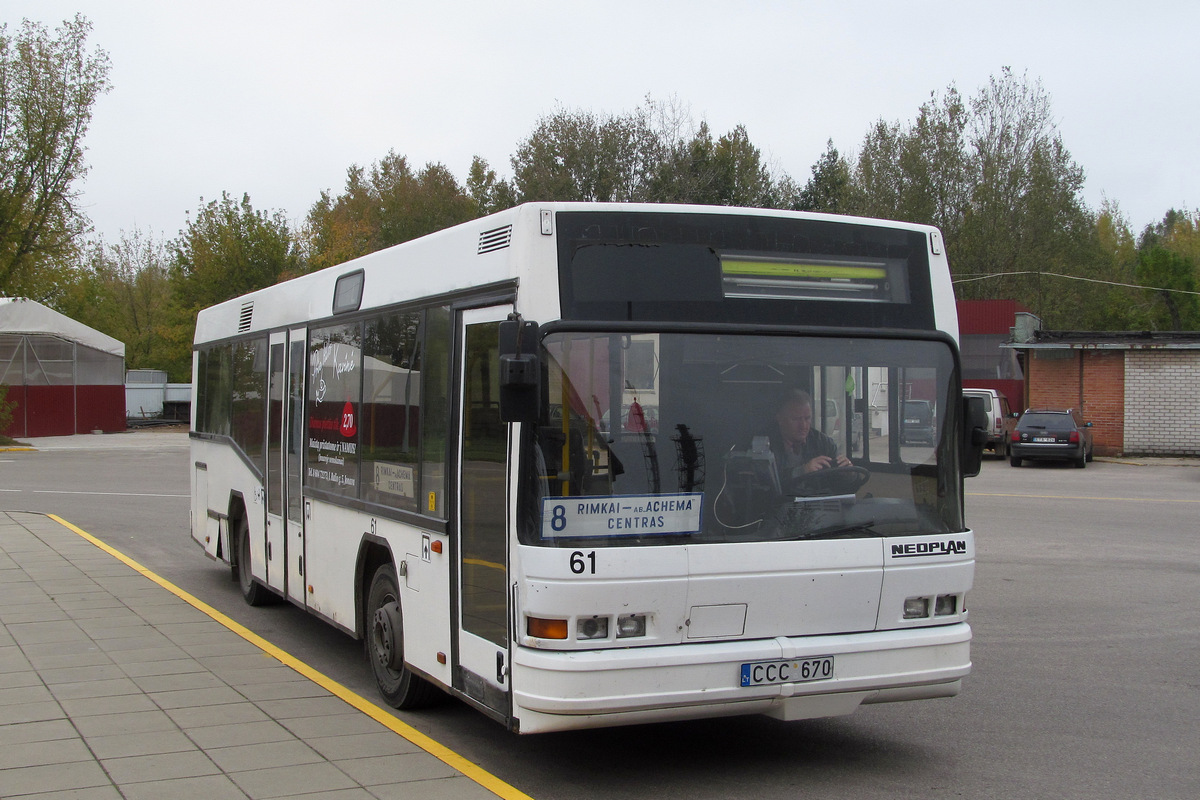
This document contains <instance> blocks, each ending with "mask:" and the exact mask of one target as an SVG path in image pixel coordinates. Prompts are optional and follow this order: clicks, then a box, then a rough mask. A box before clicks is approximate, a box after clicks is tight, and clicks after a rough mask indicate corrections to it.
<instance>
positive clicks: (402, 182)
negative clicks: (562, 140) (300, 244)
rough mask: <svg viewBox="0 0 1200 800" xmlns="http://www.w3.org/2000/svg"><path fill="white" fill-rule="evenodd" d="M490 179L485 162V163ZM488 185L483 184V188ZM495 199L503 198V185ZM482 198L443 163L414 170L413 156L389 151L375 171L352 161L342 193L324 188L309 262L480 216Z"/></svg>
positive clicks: (311, 216) (311, 222)
mask: <svg viewBox="0 0 1200 800" xmlns="http://www.w3.org/2000/svg"><path fill="white" fill-rule="evenodd" d="M480 170H481V173H482V174H481V177H480V180H481V181H483V182H484V184H485V183H486V176H487V171H486V164H484V165H482V166H481V167H480ZM484 184H481V185H480V186H479V187H477V188H478V190H479V191H484ZM489 188H491V189H492V190H494V193H495V195H494V197H491V198H489V199H490V200H491V201H494V202H497V203H501V202H504V194H503V191H502V189H501V188H500V187H498V186H492V187H489ZM479 202H480V201H479V199H478V198H476V197H473V196H472V195H471V194H468V193H467V190H466V189H464V188H463V187H462V186H460V185H459V184H458V181H457V180H456V179H455V177H454V175H452V174H451V173H450V171H449V170H448V169H447V168H446V167H445V166H443V165H441V164H427V165H425V167H424V168H423V169H422V170H421V171H420V172H416V173H414V172H413V171H412V169H411V168H410V167H409V165H408V159H407V158H405V157H404V156H401V155H398V154H397V153H395V152H394V151H389V152H388V154H387V155H386V156H384V158H382V159H380V160H379V161H378V162H376V163H375V164H373V165H372V166H371V169H370V171H369V172H368V171H366V170H364V169H363V168H362V167H360V166H357V165H352V166H351V167H350V168H349V170H347V173H346V187H345V190H344V191H343V192H342V194H340V195H338V196H337V197H334V196H332V195H331V194H330V193H329V192H327V191H326V192H322V193H321V197H320V199H319V200H318V201H317V202H316V203H315V204H313V207H312V208H311V209H309V212H308V219H307V222H306V225H305V237H306V240H307V247H308V260H309V265H310V267H311V268H313V269H317V268H321V267H328V266H332V265H334V264H341V263H343V262H345V261H348V260H350V259H351V258H357V257H358V256H362V255H366V254H367V253H372V252H374V251H376V250H381V249H383V248H384V247H391V246H392V245H395V244H400V243H401V242H406V241H408V240H410V239H415V238H417V237H418V236H424V235H425V234H427V233H432V232H434V231H437V230H441V229H442V228H447V227H449V226H451V225H456V224H458V223H460V222H466V221H467V220H470V219H473V218H474V217H475V216H476V215H477V211H478V208H479Z"/></svg>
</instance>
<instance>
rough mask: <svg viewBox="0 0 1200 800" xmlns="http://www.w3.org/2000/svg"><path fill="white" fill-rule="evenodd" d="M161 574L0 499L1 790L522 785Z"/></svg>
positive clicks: (297, 791) (163, 795) (467, 791)
mask: <svg viewBox="0 0 1200 800" xmlns="http://www.w3.org/2000/svg"><path fill="white" fill-rule="evenodd" d="M165 587H169V584H160V583H158V582H156V581H155V580H153V579H152V578H151V577H150V576H148V574H147V573H142V572H139V570H137V569H135V568H134V567H133V566H131V565H130V564H127V563H124V562H123V561H122V560H119V559H118V558H117V557H115V556H114V555H112V554H110V553H109V552H106V551H105V550H104V549H101V547H100V546H98V545H96V544H93V543H92V542H91V541H89V540H88V539H87V538H84V536H83V535H80V534H79V533H77V532H75V530H72V529H71V528H70V527H68V526H67V525H64V524H62V523H61V522H59V521H57V520H55V519H54V518H52V517H46V516H42V515H39V514H29V513H15V512H0V797H3V798H5V799H6V800H7V799H8V798H16V797H22V798H50V797H54V798H56V799H57V798H76V799H77V800H110V799H111V798H146V799H147V800H170V798H187V799H188V800H191V798H197V797H203V798H205V800H224V798H267V797H299V798H309V799H311V800H315V799H316V798H331V799H333V798H337V800H343V799H345V800H351V799H353V798H421V800H437V799H438V798H454V799H455V800H458V799H459V798H465V799H466V800H471V799H472V798H494V797H496V796H497V795H499V796H501V797H508V798H519V797H524V795H523V794H521V793H520V792H518V791H516V790H514V789H512V787H509V786H507V785H506V784H504V783H502V782H500V781H499V780H497V779H495V778H493V777H492V776H490V775H488V774H487V773H484V772H482V770H479V769H478V768H476V767H475V766H474V765H473V764H470V763H469V762H466V761H465V760H464V759H462V758H461V757H459V756H457V755H456V754H454V753H452V752H450V751H448V750H445V749H444V748H442V747H441V746H440V745H437V743H435V742H432V740H428V739H427V738H426V737H424V736H423V735H422V734H420V733H418V732H416V731H414V730H412V729H410V728H407V726H404V725H403V723H400V722H399V721H398V720H396V719H395V718H394V717H392V716H391V715H389V714H387V713H386V712H383V711H381V710H380V709H378V708H377V707H375V706H372V705H371V704H370V703H367V702H366V701H363V700H362V699H361V698H357V696H355V695H352V694H351V693H349V692H347V691H346V690H344V689H342V688H341V687H339V686H337V685H336V684H332V682H330V681H328V679H325V678H324V677H323V676H316V674H315V673H314V675H312V676H308V677H306V675H304V674H301V672H299V671H297V670H299V669H303V665H300V666H297V667H295V668H293V666H288V665H286V662H287V661H288V659H290V657H289V656H287V655H286V654H280V653H279V652H278V651H275V652H273V653H272V652H270V650H271V648H270V646H269V645H266V646H265V648H264V646H261V645H260V644H256V643H254V642H253V641H250V640H247V639H246V638H244V637H243V636H242V635H240V634H239V633H238V632H235V629H231V628H229V627H226V625H224V624H222V623H221V622H218V621H217V619H214V618H213V617H210V616H209V615H208V614H206V613H204V612H202V611H201V610H200V609H198V608H196V607H194V606H193V605H191V604H190V603H188V602H185V600H184V599H182V598H180V597H178V596H176V594H174V593H173V592H172V591H170V590H169V589H168V588H165ZM197 602H198V601H197ZM234 626H235V628H236V624H234ZM247 634H248V635H249V636H250V637H251V638H252V639H253V634H249V633H248V632H247ZM264 644H265V643H264ZM329 684H332V685H329ZM401 733H404V735H403V736H402V735H401ZM406 737H408V738H406ZM414 742H417V743H420V745H421V746H418V744H417V743H414ZM423 748H424V749H423ZM434 753H436V754H437V755H434Z"/></svg>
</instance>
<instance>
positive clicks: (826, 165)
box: [795, 139, 854, 214]
mask: <svg viewBox="0 0 1200 800" xmlns="http://www.w3.org/2000/svg"><path fill="white" fill-rule="evenodd" d="M852 189H853V184H852V177H851V169H850V162H849V161H848V160H847V159H845V158H843V157H842V156H841V154H839V153H838V151H837V148H836V147H834V146H833V139H830V140H828V141H827V142H826V143H825V152H824V153H822V154H821V157H820V158H819V159H817V162H816V163H815V164H813V166H812V177H811V178H809V179H808V182H807V183H805V184H804V188H803V189H802V190H800V193H799V194H798V195H797V196H796V202H795V209H796V210H797V211H820V212H824V213H826V214H845V213H847V211H848V210H849V209H850V208H851V207H852V206H853V203H854V201H853V197H852V195H851V191H852Z"/></svg>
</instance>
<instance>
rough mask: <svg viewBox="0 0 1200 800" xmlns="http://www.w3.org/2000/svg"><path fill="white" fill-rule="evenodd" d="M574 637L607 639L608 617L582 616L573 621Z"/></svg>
mask: <svg viewBox="0 0 1200 800" xmlns="http://www.w3.org/2000/svg"><path fill="white" fill-rule="evenodd" d="M575 638H576V639H607V638H608V617H582V618H580V619H579V620H578V621H577V622H576V623H575Z"/></svg>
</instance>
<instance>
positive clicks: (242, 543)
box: [233, 517, 273, 606]
mask: <svg viewBox="0 0 1200 800" xmlns="http://www.w3.org/2000/svg"><path fill="white" fill-rule="evenodd" d="M236 536H237V563H236V564H234V565H233V573H234V574H233V577H234V578H235V579H236V580H237V582H238V586H239V587H240V588H241V590H242V597H243V598H244V599H245V601H246V602H247V603H248V604H250V605H252V606H264V605H266V604H267V603H270V602H271V600H272V599H273V597H272V595H271V592H270V590H269V589H267V587H265V586H263V585H262V584H261V583H258V582H256V581H255V580H254V576H253V575H251V574H250V525H249V523H247V522H246V518H245V517H241V518H239V519H238V526H237V534H236Z"/></svg>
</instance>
